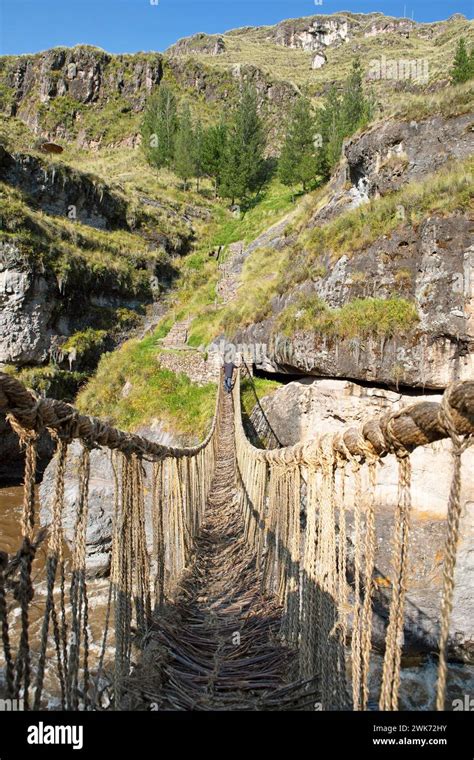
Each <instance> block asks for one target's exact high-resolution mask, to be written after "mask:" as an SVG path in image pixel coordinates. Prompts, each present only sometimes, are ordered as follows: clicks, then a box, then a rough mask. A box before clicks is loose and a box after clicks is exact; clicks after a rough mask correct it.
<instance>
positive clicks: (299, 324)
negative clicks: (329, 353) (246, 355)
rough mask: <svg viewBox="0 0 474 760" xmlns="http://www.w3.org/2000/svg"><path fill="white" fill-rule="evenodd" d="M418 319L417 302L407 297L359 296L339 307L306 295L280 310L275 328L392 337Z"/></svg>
mask: <svg viewBox="0 0 474 760" xmlns="http://www.w3.org/2000/svg"><path fill="white" fill-rule="evenodd" d="M418 321H419V317H418V313H417V310H416V306H415V304H414V303H412V302H411V301H407V300H406V299H405V298H399V297H393V298H387V299H382V298H356V299H354V300H353V301H350V302H349V303H347V304H345V305H344V306H342V307H341V308H340V309H331V308H329V307H328V306H327V305H326V304H325V303H324V301H322V300H321V299H320V298H318V297H311V296H305V297H304V298H301V299H299V301H298V302H296V303H294V304H292V305H291V306H288V307H287V308H286V309H285V310H284V311H283V312H281V314H279V316H278V319H277V320H276V323H275V326H274V332H275V333H278V332H282V333H283V334H285V335H293V334H294V333H295V332H312V333H317V334H323V335H331V336H334V337H337V338H363V337H376V336H378V337H391V336H393V335H398V334H400V333H406V332H409V331H410V330H411V329H413V328H414V327H415V326H416V325H417V323H418Z"/></svg>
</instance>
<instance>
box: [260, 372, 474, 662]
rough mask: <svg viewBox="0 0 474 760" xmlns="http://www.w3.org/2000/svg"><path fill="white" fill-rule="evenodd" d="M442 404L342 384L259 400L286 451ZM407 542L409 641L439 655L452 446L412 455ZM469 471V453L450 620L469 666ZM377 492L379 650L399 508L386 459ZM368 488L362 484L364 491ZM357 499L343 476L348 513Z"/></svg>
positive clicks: (320, 384)
mask: <svg viewBox="0 0 474 760" xmlns="http://www.w3.org/2000/svg"><path fill="white" fill-rule="evenodd" d="M440 398H441V397H440V396H436V395H434V396H433V395H430V396H429V397H427V398H425V397H423V396H416V397H413V396H406V395H403V394H401V393H395V392H393V391H388V390H384V389H381V388H375V387H362V386H360V385H357V384H356V383H353V382H349V381H342V380H310V379H305V380H302V381H297V382H291V383H289V384H288V385H285V386H283V387H282V388H280V389H279V390H277V391H276V392H275V393H274V394H273V395H271V396H269V397H266V398H264V399H262V400H261V402H260V403H261V407H262V409H263V411H264V414H265V417H266V420H268V422H269V423H270V425H271V427H272V428H273V430H274V431H275V433H276V435H277V436H278V438H279V440H280V441H281V443H282V444H283V445H291V444H293V443H296V442H297V441H299V440H303V441H304V440H308V439H310V438H311V437H313V436H315V435H318V434H323V433H336V432H338V431H340V430H342V429H343V428H345V427H347V426H352V425H355V426H357V425H359V424H362V423H363V422H365V421H366V420H367V419H369V418H370V417H374V416H378V415H381V414H384V413H386V412H390V411H396V410H398V409H400V408H401V407H402V406H405V405H407V404H409V403H414V402H417V401H423V400H430V401H439V400H440ZM266 420H265V419H264V417H263V414H262V411H261V410H260V409H259V407H256V408H255V410H254V412H253V413H252V417H251V424H252V426H253V428H254V430H255V431H256V433H257V435H258V433H259V432H260V433H261V434H265V433H266V432H267V430H268V427H267V426H268V422H267V421H266ZM411 459H412V489H411V492H412V519H413V527H412V535H411V551H410V555H409V584H408V598H407V624H406V629H405V635H406V641H407V644H409V645H410V646H411V647H413V648H414V649H417V650H420V649H421V650H424V651H430V650H433V649H435V648H436V645H437V639H438V634H439V613H440V596H441V587H442V567H443V563H442V557H443V547H444V539H445V528H446V509H447V503H448V497H449V488H450V482H451V473H452V461H451V457H450V444H449V443H447V442H439V443H437V444H433V445H431V446H425V447H422V448H419V449H417V450H416V451H415V452H413V454H412V456H411ZM473 467H474V451H473V450H472V449H470V450H469V449H468V450H467V451H466V452H465V454H464V455H463V474H464V477H463V491H462V496H461V498H462V502H463V504H464V517H463V519H462V527H461V543H460V548H459V554H458V565H457V570H456V592H455V604H454V611H453V616H452V620H451V633H450V646H451V653H452V655H453V656H454V657H457V658H460V659H464V660H470V661H472V660H473V659H474V627H473V620H474V605H473V601H472V593H471V592H472V587H473V584H474V565H473V562H472V556H473V546H474V522H473V516H474V486H473V483H472V481H471V480H470V479H469V473H470V472H472V471H473ZM377 479H378V485H377V491H376V503H377V509H376V529H377V549H376V573H375V576H374V579H375V586H376V589H377V591H376V595H375V611H376V619H375V621H374V636H375V640H376V642H378V644H379V645H381V644H382V643H383V637H384V625H385V622H386V615H387V589H388V590H389V588H390V584H389V583H388V581H387V579H388V578H390V553H391V547H392V538H393V520H394V509H395V506H396V504H397V491H398V473H397V465H396V461H395V458H394V457H393V456H388V457H386V458H385V459H384V462H383V465H380V466H379V468H378V478H377ZM365 488H366V483H365V481H364V490H365ZM353 493H354V480H353V474H352V473H351V471H350V468H347V473H346V494H347V497H348V501H347V503H348V505H350V504H351V497H352V496H353ZM348 521H349V526H350V530H349V537H352V540H353V537H354V526H353V515H352V512H351V511H350V509H349V510H348Z"/></svg>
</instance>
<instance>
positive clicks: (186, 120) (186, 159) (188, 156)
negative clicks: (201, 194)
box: [173, 104, 196, 190]
mask: <svg viewBox="0 0 474 760" xmlns="http://www.w3.org/2000/svg"><path fill="white" fill-rule="evenodd" d="M173 167H174V170H175V172H176V174H177V175H178V177H180V178H181V179H182V180H183V182H184V189H185V190H187V188H188V180H189V179H191V177H194V176H195V175H196V140H195V133H194V127H193V122H192V119H191V112H190V110H189V106H188V105H187V104H186V105H185V106H184V107H183V108H182V110H181V113H180V116H179V125H178V131H177V132H176V139H175V146H174V163H173Z"/></svg>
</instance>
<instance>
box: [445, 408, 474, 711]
mask: <svg viewBox="0 0 474 760" xmlns="http://www.w3.org/2000/svg"><path fill="white" fill-rule="evenodd" d="M440 417H441V419H442V422H443V424H444V425H445V427H446V429H447V430H448V432H449V436H450V438H451V441H452V460H453V473H452V480H451V489H450V493H449V501H448V519H447V534H446V543H445V553H444V571H443V591H442V602H441V625H440V638H439V665H438V683H437V689H436V709H437V710H444V705H445V699H446V685H447V676H448V666H447V648H448V639H449V625H450V620H451V613H452V608H453V595H454V575H455V570H456V557H457V550H458V545H459V535H460V530H459V529H460V521H461V511H462V504H461V456H462V453H463V452H464V451H465V450H466V448H467V447H468V446H470V445H472V443H474V439H473V438H470V439H469V438H466V439H464V440H463V439H462V438H461V437H460V436H459V435H458V434H457V432H456V427H455V424H454V420H453V415H452V412H451V408H450V405H449V394H445V396H444V397H443V401H442V404H441V409H440Z"/></svg>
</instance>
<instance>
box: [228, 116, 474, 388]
mask: <svg viewBox="0 0 474 760" xmlns="http://www.w3.org/2000/svg"><path fill="white" fill-rule="evenodd" d="M471 121H472V115H471V114H466V115H463V116H458V117H455V118H452V119H445V118H444V117H442V116H434V117H431V118H429V119H425V120H423V121H420V122H418V123H414V122H413V123H410V122H398V121H386V122H382V123H380V124H378V125H375V126H374V127H372V128H371V129H370V130H368V131H367V132H364V133H363V134H361V135H357V136H355V137H353V138H351V140H349V141H347V143H346V145H345V146H344V158H343V160H342V162H341V164H340V167H339V169H338V170H337V171H336V174H335V175H334V177H333V179H332V180H331V182H330V183H329V186H328V199H327V202H325V203H324V205H323V206H322V207H320V208H317V209H316V210H315V212H314V213H313V214H312V215H311V214H309V215H308V221H307V223H306V229H307V230H308V231H310V230H313V229H315V228H318V227H321V226H323V225H324V224H326V223H327V222H329V221H331V220H333V219H335V218H336V217H338V216H339V215H341V214H342V213H345V212H347V211H350V210H351V209H353V208H354V207H356V206H359V205H361V204H363V203H367V202H368V201H370V200H371V199H376V198H377V197H380V196H382V195H386V194H388V193H389V192H392V191H395V190H397V189H400V188H401V187H402V186H403V185H405V184H407V183H409V182H412V181H420V180H423V179H425V178H426V177H428V175H430V174H431V173H432V172H433V171H435V170H439V169H440V168H442V167H445V166H446V167H447V166H450V165H451V163H452V161H454V160H456V159H465V158H467V157H468V156H469V155H470V152H471V150H472V148H471V145H472V135H471V133H470V129H471V126H470V125H471ZM440 135H441V138H439V136H440ZM440 140H441V141H440ZM396 213H397V215H399V217H398V218H399V224H398V226H397V227H396V228H395V229H394V230H393V231H392V232H390V233H389V234H386V235H384V234H382V233H381V234H380V236H379V237H377V238H376V239H375V240H374V241H373V242H372V243H370V244H366V245H361V246H360V247H359V248H358V249H357V250H354V251H352V252H351V253H350V254H346V255H342V256H341V257H340V258H338V259H337V260H335V258H334V256H333V252H332V251H331V250H330V248H329V247H328V248H327V249H326V250H324V251H322V252H321V254H320V256H319V257H318V267H317V272H315V273H314V275H313V276H312V277H311V279H307V280H305V281H304V282H301V283H299V284H298V285H297V286H294V287H293V288H291V287H289V288H287V289H286V290H285V291H284V292H283V293H282V294H281V295H278V296H276V297H274V298H273V300H272V303H271V311H272V313H271V316H269V317H267V318H266V319H264V320H263V321H261V322H258V323H255V324H252V325H250V326H248V327H246V328H245V329H241V330H238V331H237V332H236V334H235V336H234V338H235V340H236V342H239V343H251V344H266V345H267V349H268V351H267V360H266V361H265V362H263V363H262V365H261V368H262V369H264V370H266V371H274V372H275V371H276V372H288V373H296V374H298V373H299V374H312V375H316V376H325V377H342V378H347V377H349V378H353V379H355V380H364V381H368V382H377V383H383V384H387V385H389V386H398V385H400V386H403V385H407V386H415V387H421V388H423V387H426V388H440V389H441V388H444V387H445V386H446V385H447V384H448V383H449V382H451V381H453V380H458V379H466V378H469V377H472V373H473V369H474V362H473V353H474V322H473V313H474V276H473V265H474V246H473V237H472V220H471V219H470V217H469V215H467V214H466V213H462V212H460V211H459V212H456V211H454V212H451V213H444V214H443V213H433V214H432V215H431V216H430V215H428V214H427V215H426V216H425V218H424V219H423V220H422V221H421V222H416V223H413V222H411V220H410V208H409V207H408V205H407V207H406V208H405V207H404V206H403V205H400V206H398V207H397V210H396ZM287 221H289V220H287ZM286 230H287V225H285V224H284V223H283V224H282V225H281V226H280V225H277V226H276V227H273V228H271V229H270V230H268V231H267V232H266V233H264V234H263V235H260V236H259V237H258V238H257V239H256V240H255V241H254V242H253V243H251V244H250V245H248V246H246V247H244V248H243V249H242V252H241V254H240V255H239V256H238V257H236V258H235V259H234V261H233V267H234V269H235V272H237V273H238V272H240V271H241V269H242V266H243V264H244V261H245V259H246V258H247V257H248V256H249V255H250V254H251V253H253V252H254V251H255V250H257V249H258V248H262V247H269V248H273V249H274V250H275V251H278V250H281V249H284V248H285V247H288V246H289V247H291V246H293V245H294V243H295V240H296V239H295V235H294V233H293V232H291V231H290V232H289V233H288V234H287V231H286ZM299 248H300V249H297V250H296V251H295V252H294V253H292V264H293V265H294V266H297V265H298V264H300V265H301V266H303V265H304V261H305V259H306V257H307V250H306V246H305V245H304V244H302V245H301V246H300V247H299ZM302 296H305V297H311V298H314V299H315V301H316V300H317V299H321V300H322V301H323V302H324V303H325V304H327V306H328V307H330V308H333V309H337V308H341V307H344V306H345V305H346V304H349V303H351V302H352V301H354V300H355V299H367V298H377V299H388V298H393V297H399V298H404V299H408V300H409V301H410V302H412V303H413V304H414V305H415V306H416V311H417V314H418V317H419V321H418V323H417V324H416V325H407V326H406V329H404V330H403V329H402V330H399V331H398V332H397V333H396V334H395V333H394V334H389V335H386V336H384V337H371V336H370V334H367V335H360V336H358V337H357V336H356V337H350V338H344V337H340V336H337V335H332V334H330V333H329V334H324V333H318V332H311V331H309V330H308V331H306V332H298V331H297V330H296V328H295V330H294V331H293V333H292V334H291V335H290V334H287V335H286V336H283V335H281V334H280V333H279V332H278V328H277V327H276V323H277V318H278V315H279V314H280V313H281V312H282V311H283V310H284V309H285V308H286V307H288V306H289V305H291V304H294V303H298V302H299V301H300V299H301V297H302Z"/></svg>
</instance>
